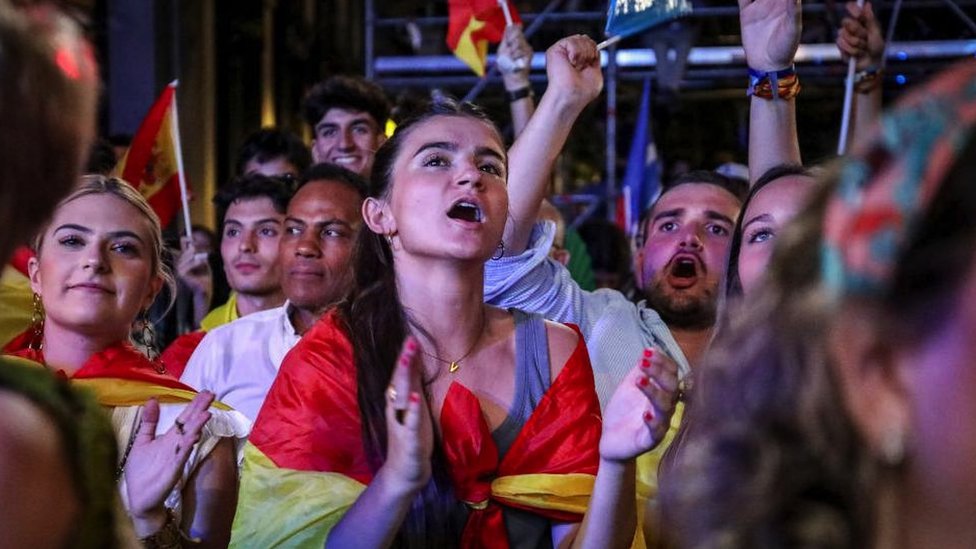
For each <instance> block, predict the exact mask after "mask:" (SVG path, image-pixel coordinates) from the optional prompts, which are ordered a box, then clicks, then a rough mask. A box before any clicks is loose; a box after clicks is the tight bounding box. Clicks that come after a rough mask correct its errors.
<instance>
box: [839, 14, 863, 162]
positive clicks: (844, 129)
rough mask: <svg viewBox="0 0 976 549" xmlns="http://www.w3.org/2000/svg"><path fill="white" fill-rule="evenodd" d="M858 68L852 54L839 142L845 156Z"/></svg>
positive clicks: (841, 151) (845, 83)
mask: <svg viewBox="0 0 976 549" xmlns="http://www.w3.org/2000/svg"><path fill="white" fill-rule="evenodd" d="M857 7H858V8H863V7H864V0H857ZM856 70H857V60H856V59H854V57H853V56H852V57H851V58H850V59H848V61H847V80H846V81H845V82H844V111H843V114H842V115H841V119H840V139H839V140H838V142H837V155H838V156H843V155H844V153H846V152H847V140H848V138H849V137H850V133H851V110H852V109H853V106H854V73H855V72H856Z"/></svg>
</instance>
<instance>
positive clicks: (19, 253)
mask: <svg viewBox="0 0 976 549" xmlns="http://www.w3.org/2000/svg"><path fill="white" fill-rule="evenodd" d="M32 257H34V250H32V249H30V248H29V247H27V246H21V247H19V248H17V249H16V250H14V255H13V257H11V258H10V266H11V267H13V268H14V269H17V270H18V271H20V274H22V275H24V276H27V277H29V276H30V275H29V274H27V262H28V261H30V258H32Z"/></svg>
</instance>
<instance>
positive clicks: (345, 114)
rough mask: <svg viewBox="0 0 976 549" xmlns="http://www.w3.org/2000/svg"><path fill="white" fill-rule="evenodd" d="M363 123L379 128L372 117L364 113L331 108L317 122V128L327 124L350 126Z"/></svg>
mask: <svg viewBox="0 0 976 549" xmlns="http://www.w3.org/2000/svg"><path fill="white" fill-rule="evenodd" d="M358 121H364V122H366V123H368V124H369V125H370V126H373V127H374V128H379V122H378V121H376V120H374V119H373V115H371V114H369V113H368V112H366V111H357V110H355V109H346V108H343V107H332V108H331V109H329V110H327V111H325V115H324V116H323V117H322V120H319V123H318V124H317V126H323V125H327V124H350V123H353V122H358Z"/></svg>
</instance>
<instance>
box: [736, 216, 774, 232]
mask: <svg viewBox="0 0 976 549" xmlns="http://www.w3.org/2000/svg"><path fill="white" fill-rule="evenodd" d="M772 220H773V216H771V215H770V214H768V213H764V214H760V215H757V216H756V217H753V218H752V219H750V220H749V221H746V222H745V223H743V224H742V230H743V232H745V230H746V227H748V226H749V225H752V224H753V223H756V222H758V221H772Z"/></svg>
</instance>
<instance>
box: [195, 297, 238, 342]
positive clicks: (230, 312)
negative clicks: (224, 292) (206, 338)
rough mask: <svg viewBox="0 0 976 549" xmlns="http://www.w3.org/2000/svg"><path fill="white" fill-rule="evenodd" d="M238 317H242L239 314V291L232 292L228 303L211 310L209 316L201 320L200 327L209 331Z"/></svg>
mask: <svg viewBox="0 0 976 549" xmlns="http://www.w3.org/2000/svg"><path fill="white" fill-rule="evenodd" d="M238 318H240V315H238V314H237V292H231V293H230V298H228V299H227V303H224V304H223V305H221V306H220V307H217V308H216V309H214V310H212V311H210V312H209V313H207V316H205V317H203V320H201V321H200V329H201V330H203V331H205V332H209V331H210V330H213V329H214V328H216V327H217V326H223V325H224V324H229V323H231V322H234V321H235V320H237V319H238Z"/></svg>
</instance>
